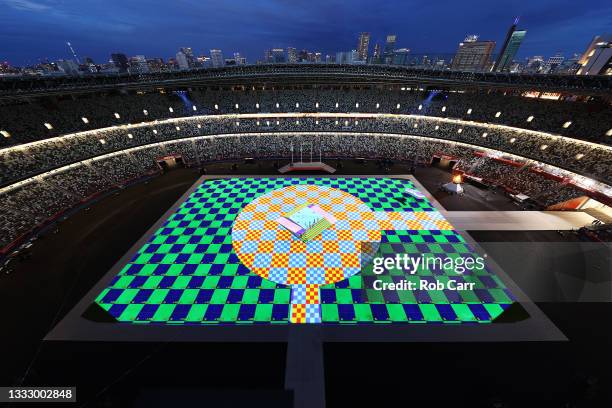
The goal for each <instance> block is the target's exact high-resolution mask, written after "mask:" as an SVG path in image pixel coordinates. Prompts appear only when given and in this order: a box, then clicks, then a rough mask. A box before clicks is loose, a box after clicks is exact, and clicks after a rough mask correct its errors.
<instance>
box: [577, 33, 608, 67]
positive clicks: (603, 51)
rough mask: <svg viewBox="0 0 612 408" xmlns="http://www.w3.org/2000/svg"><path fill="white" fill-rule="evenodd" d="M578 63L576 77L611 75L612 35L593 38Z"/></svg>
mask: <svg viewBox="0 0 612 408" xmlns="http://www.w3.org/2000/svg"><path fill="white" fill-rule="evenodd" d="M578 63H579V64H580V65H581V67H580V68H579V69H578V72H576V74H577V75H612V35H610V34H604V35H598V36H596V37H594V38H593V40H592V41H591V43H590V44H589V46H588V47H587V49H586V51H585V52H584V53H583V54H582V57H581V58H580V60H578Z"/></svg>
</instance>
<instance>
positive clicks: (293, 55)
mask: <svg viewBox="0 0 612 408" xmlns="http://www.w3.org/2000/svg"><path fill="white" fill-rule="evenodd" d="M287 62H288V63H290V64H295V63H296V62H298V57H297V50H296V49H295V48H293V47H287Z"/></svg>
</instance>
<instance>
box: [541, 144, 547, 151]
mask: <svg viewBox="0 0 612 408" xmlns="http://www.w3.org/2000/svg"><path fill="white" fill-rule="evenodd" d="M546 149H548V145H545V144H543V145H542V146H540V150H546Z"/></svg>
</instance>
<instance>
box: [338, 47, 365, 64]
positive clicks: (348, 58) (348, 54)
mask: <svg viewBox="0 0 612 408" xmlns="http://www.w3.org/2000/svg"><path fill="white" fill-rule="evenodd" d="M360 61H361V60H360V59H359V53H358V52H357V50H351V51H344V52H337V53H336V64H355V63H357V62H360Z"/></svg>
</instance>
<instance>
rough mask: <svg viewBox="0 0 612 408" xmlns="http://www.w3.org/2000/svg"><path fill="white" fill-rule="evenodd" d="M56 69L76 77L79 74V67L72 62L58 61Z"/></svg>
mask: <svg viewBox="0 0 612 408" xmlns="http://www.w3.org/2000/svg"><path fill="white" fill-rule="evenodd" d="M57 67H58V68H59V70H60V71H62V72H63V73H65V74H67V75H77V74H78V73H79V65H78V64H77V63H76V62H74V61H73V60H58V61H57Z"/></svg>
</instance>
